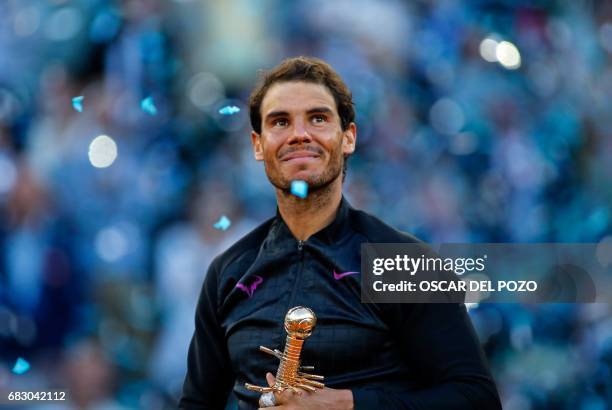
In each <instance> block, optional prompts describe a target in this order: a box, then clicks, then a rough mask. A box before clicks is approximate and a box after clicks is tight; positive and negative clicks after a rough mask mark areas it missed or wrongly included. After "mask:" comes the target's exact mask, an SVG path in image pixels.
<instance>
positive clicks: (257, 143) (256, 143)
mask: <svg viewBox="0 0 612 410" xmlns="http://www.w3.org/2000/svg"><path fill="white" fill-rule="evenodd" d="M251 145H253V153H254V154H255V159H256V160H257V161H263V158H264V157H263V147H262V145H261V135H259V134H258V133H256V132H255V131H252V132H251Z"/></svg>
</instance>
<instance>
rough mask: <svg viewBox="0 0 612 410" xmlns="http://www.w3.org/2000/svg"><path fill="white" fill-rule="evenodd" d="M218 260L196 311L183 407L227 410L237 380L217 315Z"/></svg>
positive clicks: (210, 270)
mask: <svg viewBox="0 0 612 410" xmlns="http://www.w3.org/2000/svg"><path fill="white" fill-rule="evenodd" d="M215 262H217V260H215V261H213V262H212V263H211V265H210V268H209V269H208V273H207V274H206V278H205V279H204V285H203V287H202V291H201V293H200V297H199V300H198V304H197V308H196V314H195V332H194V334H193V338H192V339H191V344H190V346H189V354H188V356H187V375H186V376H185V382H184V384H183V392H182V395H181V398H180V400H179V409H181V410H196V409H197V410H205V409H206V410H209V409H211V410H212V409H215V410H216V409H219V410H223V409H224V408H225V405H226V401H227V398H228V395H229V392H230V390H231V388H232V385H233V383H234V374H233V372H232V370H231V369H232V367H231V362H230V358H229V353H228V349H227V343H226V341H225V337H224V333H223V330H222V328H221V325H220V323H219V319H218V316H217V306H218V303H217V292H218V291H217V288H218V286H217V283H218V271H217V269H216V268H215V266H216V263H215Z"/></svg>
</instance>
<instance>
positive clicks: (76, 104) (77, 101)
mask: <svg viewBox="0 0 612 410" xmlns="http://www.w3.org/2000/svg"><path fill="white" fill-rule="evenodd" d="M83 98H84V97H83V96H82V95H79V96H78V97H74V98H73V99H72V108H74V109H75V111H78V112H83Z"/></svg>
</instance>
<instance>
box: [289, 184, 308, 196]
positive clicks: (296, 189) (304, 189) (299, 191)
mask: <svg viewBox="0 0 612 410" xmlns="http://www.w3.org/2000/svg"><path fill="white" fill-rule="evenodd" d="M291 193H292V194H293V195H295V196H297V197H299V198H302V199H304V198H306V197H307V196H308V184H307V183H306V181H300V180H296V181H291Z"/></svg>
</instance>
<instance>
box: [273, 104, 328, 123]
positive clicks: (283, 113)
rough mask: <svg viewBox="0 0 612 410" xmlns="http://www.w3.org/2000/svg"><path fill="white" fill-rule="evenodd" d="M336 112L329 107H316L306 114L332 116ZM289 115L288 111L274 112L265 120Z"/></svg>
mask: <svg viewBox="0 0 612 410" xmlns="http://www.w3.org/2000/svg"><path fill="white" fill-rule="evenodd" d="M333 113H334V112H333V111H332V110H331V109H330V108H328V107H314V108H311V109H309V110H308V111H306V114H309V115H310V114H329V115H332V114H333ZM288 116H289V113H288V112H287V111H272V112H270V113H268V114H267V115H266V117H265V120H266V121H267V120H270V119H272V118H276V117H288Z"/></svg>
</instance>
